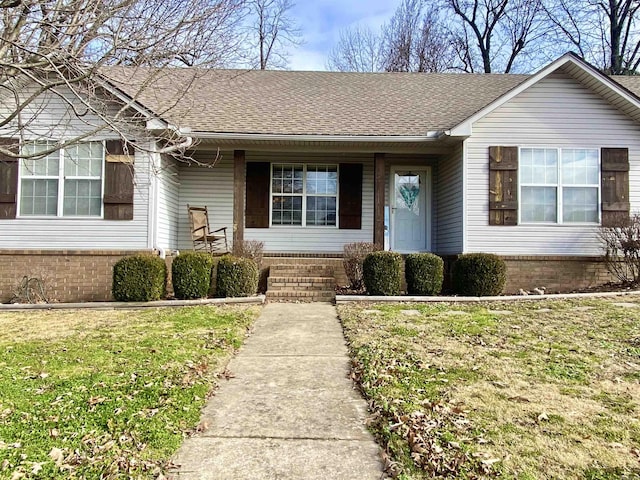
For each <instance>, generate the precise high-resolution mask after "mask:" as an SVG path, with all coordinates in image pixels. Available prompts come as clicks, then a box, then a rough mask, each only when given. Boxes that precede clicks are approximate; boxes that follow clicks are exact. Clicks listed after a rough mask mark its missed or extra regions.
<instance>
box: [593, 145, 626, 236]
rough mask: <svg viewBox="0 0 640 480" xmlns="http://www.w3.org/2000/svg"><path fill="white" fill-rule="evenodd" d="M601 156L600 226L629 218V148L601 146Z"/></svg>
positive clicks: (608, 225) (613, 224) (621, 222)
mask: <svg viewBox="0 0 640 480" xmlns="http://www.w3.org/2000/svg"><path fill="white" fill-rule="evenodd" d="M600 158H601V168H600V171H601V182H602V193H601V195H602V226H604V227H612V226H616V225H621V224H624V223H625V222H627V221H628V220H629V210H630V206H629V149H627V148H603V149H602V150H601V152H600Z"/></svg>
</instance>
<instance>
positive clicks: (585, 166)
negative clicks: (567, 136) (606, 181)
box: [562, 148, 600, 185]
mask: <svg viewBox="0 0 640 480" xmlns="http://www.w3.org/2000/svg"><path fill="white" fill-rule="evenodd" d="M599 182H600V171H599V168H598V151H597V150H595V149H591V150H587V149H570V148H567V149H564V150H562V183H563V184H565V185H598V183H599Z"/></svg>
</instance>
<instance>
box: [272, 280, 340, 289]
mask: <svg viewBox="0 0 640 480" xmlns="http://www.w3.org/2000/svg"><path fill="white" fill-rule="evenodd" d="M334 287H335V285H334V284H333V282H331V283H323V284H311V283H305V282H295V283H289V282H272V281H271V280H269V283H268V284H267V291H269V292H276V291H291V292H333V291H334Z"/></svg>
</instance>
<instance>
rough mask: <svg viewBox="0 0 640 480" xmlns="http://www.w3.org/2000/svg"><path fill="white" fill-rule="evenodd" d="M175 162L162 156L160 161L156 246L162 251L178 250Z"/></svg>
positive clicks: (176, 175)
mask: <svg viewBox="0 0 640 480" xmlns="http://www.w3.org/2000/svg"><path fill="white" fill-rule="evenodd" d="M178 172H179V170H178V165H177V163H176V161H175V160H173V159H171V158H167V157H165V156H163V157H162V158H161V160H160V171H159V172H158V174H157V176H158V177H157V181H158V207H157V208H158V210H157V215H158V220H157V229H158V230H157V236H156V238H157V246H158V247H160V248H164V249H171V250H175V249H177V248H178V217H179V207H180V205H179V200H180V181H179V177H178Z"/></svg>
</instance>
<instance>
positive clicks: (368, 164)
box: [230, 152, 373, 253]
mask: <svg viewBox="0 0 640 480" xmlns="http://www.w3.org/2000/svg"><path fill="white" fill-rule="evenodd" d="M246 160H247V162H270V163H276V164H282V163H287V164H293V163H297V164H308V165H312V164H316V165H337V164H340V163H362V164H363V173H362V177H363V180H362V197H363V198H362V228H361V229H360V230H347V229H339V228H336V227H335V226H327V227H323V226H312V227H308V228H304V227H300V226H291V227H287V226H280V225H279V226H274V227H271V228H246V229H245V231H244V238H245V239H246V240H258V241H261V242H264V250H265V252H269V253H342V250H343V248H344V244H345V243H351V242H371V241H373V155H372V154H357V153H356V154H332V153H300V154H293V153H286V154H284V153H275V152H274V153H272V152H264V153H260V152H247V156H246ZM231 185H232V183H231ZM339 194H340V193H339V192H338V195H339ZM230 198H231V194H230Z"/></svg>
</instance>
